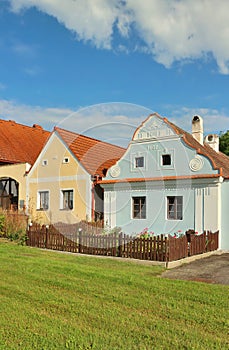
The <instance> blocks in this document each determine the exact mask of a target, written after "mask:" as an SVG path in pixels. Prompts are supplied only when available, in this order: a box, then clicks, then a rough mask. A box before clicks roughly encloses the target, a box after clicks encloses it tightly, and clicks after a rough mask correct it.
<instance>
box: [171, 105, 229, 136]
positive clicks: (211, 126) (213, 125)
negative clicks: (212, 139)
mask: <svg viewBox="0 0 229 350" xmlns="http://www.w3.org/2000/svg"><path fill="white" fill-rule="evenodd" d="M167 108H168V110H169V111H170V112H169V114H170V116H168V119H169V120H170V121H171V122H173V123H174V124H176V125H178V126H179V127H181V128H182V129H184V130H185V131H188V132H191V129H192V118H193V116H195V115H199V116H201V117H202V118H203V121H204V134H205V135H206V134H209V133H212V132H214V133H217V134H218V133H219V132H220V131H226V130H228V129H229V114H228V113H226V112H225V111H223V110H217V109H210V108H188V107H177V108H175V107H174V106H168V107H167Z"/></svg>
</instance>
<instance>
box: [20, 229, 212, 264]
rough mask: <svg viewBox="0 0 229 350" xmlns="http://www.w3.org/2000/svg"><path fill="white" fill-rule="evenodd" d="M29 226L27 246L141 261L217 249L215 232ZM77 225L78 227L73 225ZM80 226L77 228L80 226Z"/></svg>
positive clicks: (171, 258) (158, 259) (177, 257)
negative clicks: (145, 234) (143, 233)
mask: <svg viewBox="0 0 229 350" xmlns="http://www.w3.org/2000/svg"><path fill="white" fill-rule="evenodd" d="M67 226H68V225H59V226H58V228H57V227H56V225H55V226H53V225H51V226H49V227H46V226H44V225H43V226H41V225H32V226H30V227H29V229H28V232H27V245H28V246H33V247H39V248H46V249H53V250H61V251H67V252H72V253H82V254H91V255H105V256H115V257H122V258H133V259H141V260H153V261H162V262H169V261H174V260H179V259H182V258H185V257H188V256H192V255H196V254H201V253H205V252H208V251H213V250H217V249H218V231H217V232H215V233H212V232H210V231H207V232H204V234H202V235H198V236H197V235H190V238H189V239H188V236H186V235H184V236H183V237H180V238H173V237H171V236H168V237H166V236H165V235H158V236H153V237H149V238H136V237H133V236H130V235H126V234H123V233H120V234H107V235H105V234H101V233H99V234H94V233H88V232H86V231H84V230H79V229H77V230H76V226H74V225H70V226H69V227H68V229H67ZM77 227H78V226H77ZM80 228H81V227H80Z"/></svg>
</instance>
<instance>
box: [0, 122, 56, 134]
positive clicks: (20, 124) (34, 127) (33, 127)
mask: <svg viewBox="0 0 229 350" xmlns="http://www.w3.org/2000/svg"><path fill="white" fill-rule="evenodd" d="M1 122H4V123H9V124H16V125H18V126H22V127H26V128H30V129H35V130H43V131H46V132H49V133H51V132H50V131H49V130H46V129H44V128H43V126H41V125H40V124H33V125H32V126H30V125H27V124H22V123H18V122H16V121H15V120H12V119H9V120H6V119H0V123H1Z"/></svg>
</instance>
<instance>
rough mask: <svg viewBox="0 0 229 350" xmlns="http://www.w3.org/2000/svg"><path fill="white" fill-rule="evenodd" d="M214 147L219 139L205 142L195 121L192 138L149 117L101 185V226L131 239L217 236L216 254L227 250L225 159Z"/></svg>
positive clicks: (228, 163)
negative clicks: (209, 232)
mask: <svg viewBox="0 0 229 350" xmlns="http://www.w3.org/2000/svg"><path fill="white" fill-rule="evenodd" d="M218 147H219V139H218V136H217V135H208V136H206V137H205V139H204V137H203V120H202V118H201V117H199V116H194V118H193V119H192V135H191V134H189V133H187V132H185V131H184V130H182V129H180V128H179V127H177V126H176V125H174V124H173V123H171V122H169V121H168V120H167V119H166V118H162V117H160V116H159V115H158V114H156V113H155V114H152V115H150V116H149V117H148V118H147V119H146V120H145V121H144V122H143V123H142V124H141V125H140V126H139V127H138V128H137V130H136V131H135V133H134V135H133V138H132V141H131V142H130V144H129V146H128V148H127V150H126V152H125V154H124V155H123V156H122V157H121V158H120V159H119V161H118V162H117V163H116V164H115V165H113V166H112V167H111V168H110V169H109V171H108V172H107V175H106V177H104V178H103V180H102V181H100V182H99V183H100V185H101V186H102V187H103V189H104V222H105V224H106V225H108V226H110V227H111V228H113V227H115V226H118V227H121V228H122V230H123V232H125V233H128V234H133V235H135V234H137V233H140V232H141V231H142V230H143V229H145V228H147V230H148V231H152V232H154V233H155V234H172V233H176V232H183V233H184V232H185V231H187V230H188V229H193V230H195V231H197V232H200V233H201V232H203V231H204V230H212V231H216V230H219V231H220V242H219V245H220V248H222V249H229V217H228V215H227V211H228V205H229V157H227V156H226V155H224V154H222V153H221V152H219V150H218Z"/></svg>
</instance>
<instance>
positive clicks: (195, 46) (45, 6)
mask: <svg viewBox="0 0 229 350" xmlns="http://www.w3.org/2000/svg"><path fill="white" fill-rule="evenodd" d="M9 1H10V3H11V8H12V10H13V11H15V12H20V10H22V9H27V8H30V7H32V6H35V7H36V8H37V9H38V10H40V11H43V12H45V13H47V14H49V15H51V16H53V17H55V18H56V19H57V20H58V21H59V22H60V23H61V24H63V25H64V26H65V27H66V28H68V29H69V30H70V31H72V32H73V33H75V35H76V38H77V39H78V40H84V41H90V42H91V43H93V44H94V45H95V46H96V47H97V48H103V49H116V48H115V47H114V41H113V38H114V35H115V32H116V31H117V32H118V33H119V35H120V36H121V37H123V39H125V40H124V42H125V46H126V51H128V52H129V47H131V39H132V38H133V35H135V41H136V45H135V49H136V48H137V49H139V50H141V52H145V53H146V52H147V53H148V54H151V55H152V57H153V58H154V60H156V61H157V62H159V63H161V64H163V65H164V66H165V67H167V68H169V67H171V65H172V64H173V63H174V62H181V61H182V62H185V61H188V62H190V61H192V60H195V59H200V58H201V59H209V57H210V58H214V59H215V61H216V63H217V65H218V69H219V71H220V73H222V74H229V31H228V23H229V4H228V0H221V1H220V3H219V1H218V0H211V1H209V0H198V1H193V0H181V1H178V0H170V1H167V0H160V1H158V0H144V1H142V0H125V1H124V0H109V1H107V0H93V1H91V0H68V1H67V0H66V1H63V0H9ZM128 38H129V39H128ZM121 47H122V51H125V50H124V45H123V43H122V46H121Z"/></svg>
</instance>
